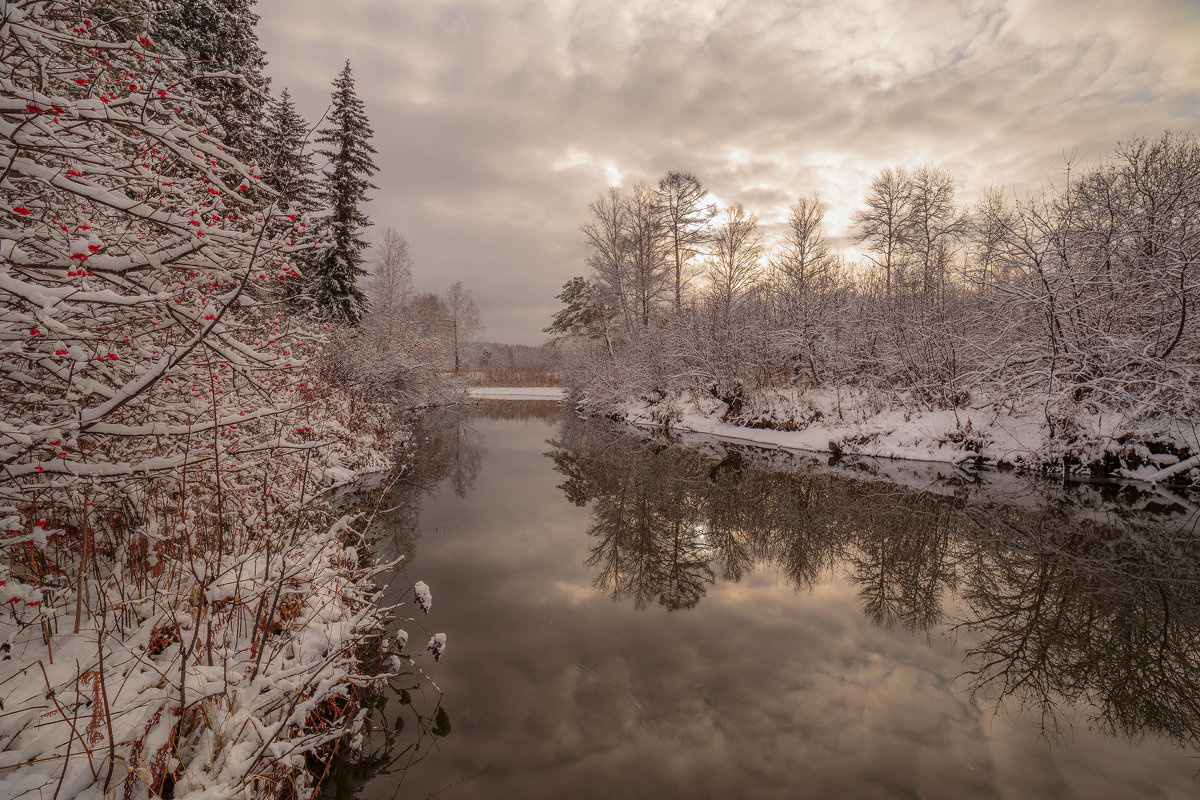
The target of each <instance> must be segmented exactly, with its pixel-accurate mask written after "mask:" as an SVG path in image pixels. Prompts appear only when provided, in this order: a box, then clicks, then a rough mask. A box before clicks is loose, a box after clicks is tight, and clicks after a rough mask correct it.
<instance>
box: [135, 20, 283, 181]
mask: <svg viewBox="0 0 1200 800" xmlns="http://www.w3.org/2000/svg"><path fill="white" fill-rule="evenodd" d="M256 2H257V0H184V2H180V0H151V12H152V16H153V21H154V22H153V24H154V35H155V38H156V39H157V40H159V41H160V42H162V43H165V44H168V45H170V46H171V47H173V48H174V49H176V50H178V51H179V52H180V53H181V54H182V55H184V56H186V57H187V58H188V61H187V62H185V63H183V64H181V65H180V67H181V69H183V70H184V72H185V73H186V75H187V77H189V78H191V79H192V85H193V87H194V89H195V92H196V94H197V95H198V96H199V97H200V99H201V100H202V101H204V102H205V104H206V106H207V109H208V113H209V114H211V115H212V116H213V117H214V118H215V119H216V120H217V122H218V123H220V125H221V128H223V129H224V134H225V135H224V136H223V137H222V138H223V139H224V141H225V143H226V144H227V145H228V146H230V147H232V148H234V149H235V150H236V151H237V153H238V157H239V158H240V159H241V160H242V161H245V162H255V161H256V160H257V159H260V158H262V156H263V154H264V153H265V152H266V148H265V137H264V136H263V127H264V123H265V121H266V116H267V115H266V102H267V101H266V97H265V94H266V90H267V86H268V84H269V83H270V80H269V79H268V78H267V77H266V75H264V74H263V71H264V70H265V69H266V65H267V59H266V53H265V52H264V51H263V49H262V48H261V47H259V46H258V34H257V33H256V32H255V30H254V26H255V25H256V24H257V23H258V14H255V13H254V5H255V3H256ZM238 75H240V76H241V77H242V78H244V79H245V83H243V82H241V81H239V80H237V79H236V76H238Z"/></svg>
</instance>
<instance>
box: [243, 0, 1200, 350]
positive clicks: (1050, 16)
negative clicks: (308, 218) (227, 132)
mask: <svg viewBox="0 0 1200 800" xmlns="http://www.w3.org/2000/svg"><path fill="white" fill-rule="evenodd" d="M257 11H258V13H259V15H260V21H259V27H258V31H259V36H260V41H261V44H262V46H263V48H264V49H265V50H266V51H267V58H268V61H269V69H268V74H269V75H270V76H271V78H272V86H273V89H274V90H275V91H276V92H278V90H280V89H282V88H283V87H285V86H286V87H288V88H289V89H290V90H291V92H292V95H293V97H294V98H295V99H296V102H297V106H298V107H299V110H300V111H301V113H303V114H304V115H305V116H306V117H307V118H308V119H309V120H310V122H313V123H315V122H316V121H317V120H318V119H319V118H320V116H321V115H322V114H323V113H324V111H325V109H326V108H327V106H328V103H329V92H330V83H331V82H332V80H333V78H334V77H335V76H336V74H337V73H338V71H339V70H340V69H341V67H342V65H343V64H344V62H345V61H346V59H347V58H349V59H350V61H351V66H352V69H353V71H354V75H355V78H356V81H357V88H358V93H359V96H360V97H361V98H362V99H363V101H364V102H365V104H366V109H367V114H368V116H369V118H370V120H371V125H372V128H373V129H374V132H375V136H374V140H373V144H374V146H375V148H376V149H377V150H378V156H377V159H376V163H377V165H378V166H379V174H378V175H377V176H376V177H375V179H374V182H375V183H376V184H377V185H378V187H379V188H378V189H377V190H376V191H375V192H374V194H373V199H372V202H371V204H370V205H369V207H368V209H367V211H368V214H369V216H370V217H371V218H372V219H373V220H374V222H375V227H374V228H372V229H370V231H369V232H368V234H367V238H368V239H370V240H372V241H375V240H378V238H379V236H380V233H381V231H382V229H383V228H384V227H385V226H388V225H392V226H395V228H396V229H397V230H398V231H399V232H400V233H402V234H403V235H404V236H405V237H407V239H408V241H409V243H410V247H411V253H412V255H413V258H414V260H415V262H416V268H415V271H414V283H415V285H416V288H417V289H419V290H421V291H439V292H441V291H444V290H445V289H446V287H447V286H449V285H450V284H451V283H452V282H454V281H456V280H461V281H462V282H463V284H464V285H465V286H466V287H467V288H469V289H470V290H471V291H472V293H473V295H474V298H475V301H476V304H477V305H478V307H479V310H480V316H481V319H482V322H483V325H484V330H483V331H482V333H481V338H483V339H485V340H489V341H500V342H509V343H520V344H537V343H539V342H542V341H544V340H545V338H546V337H545V334H543V333H542V332H541V330H542V328H544V327H545V326H546V325H548V324H549V319H550V316H551V314H552V313H553V312H554V311H555V309H556V308H557V307H558V302H557V301H556V300H555V295H556V294H558V292H559V291H560V289H561V286H562V284H563V283H564V282H566V281H567V280H568V279H569V278H571V277H572V276H574V275H582V274H584V273H585V267H584V257H585V252H584V246H583V239H582V235H581V234H580V232H579V227H580V225H582V224H583V223H585V222H586V221H587V218H588V205H589V203H591V201H592V200H594V199H595V198H596V196H597V195H599V194H600V193H601V192H603V191H605V190H606V188H607V187H608V186H609V185H616V184H619V185H621V186H624V187H626V188H628V187H629V186H631V185H632V184H633V183H635V182H639V181H640V182H647V183H654V182H656V181H657V180H658V178H659V177H661V176H662V175H663V174H665V173H666V172H667V171H668V170H672V169H675V170H685V171H689V172H692V173H693V174H695V175H696V177H697V178H699V180H700V181H701V183H702V184H703V185H704V186H706V187H707V188H708V189H709V190H710V192H711V196H712V198H713V199H714V200H716V201H717V202H718V203H721V204H726V203H733V202H740V203H742V204H743V205H744V206H745V207H746V210H747V211H749V212H752V213H755V214H757V216H758V218H759V223H760V227H761V229H762V231H763V233H764V236H765V237H766V239H767V242H768V244H769V243H770V242H771V241H773V240H774V239H775V238H776V237H777V236H778V235H779V233H780V232H781V228H782V224H783V222H784V221H785V220H786V218H787V213H788V206H789V205H791V204H792V203H794V202H795V201H796V199H797V198H798V197H799V196H801V195H808V194H812V193H814V192H815V193H817V194H818V195H819V196H820V197H821V199H822V200H824V201H825V202H826V203H827V204H828V206H829V212H828V215H827V217H826V223H827V226H828V229H829V233H830V235H831V237H832V238H833V239H834V241H835V243H837V244H848V239H847V238H846V237H847V236H848V233H849V226H850V218H851V215H852V214H853V212H854V210H855V209H856V208H858V207H859V206H860V205H861V202H862V198H863V196H864V194H865V191H866V189H867V186H868V185H869V183H870V180H871V177H872V176H873V175H875V174H876V173H878V171H879V170H880V169H882V168H884V167H887V166H891V165H896V164H904V165H907V166H909V167H916V166H919V165H921V164H935V165H937V166H939V167H942V168H943V169H945V170H947V171H949V172H950V173H951V174H952V175H953V176H954V177H955V179H956V181H957V185H958V198H959V200H960V202H961V203H963V204H964V205H969V204H971V203H972V202H973V201H974V200H975V199H976V198H977V197H978V196H979V194H981V193H982V192H983V191H984V190H986V189H987V188H988V187H989V186H991V185H1000V186H1003V187H1006V188H1007V189H1009V190H1010V191H1012V192H1016V193H1019V194H1024V193H1025V192H1028V191H1037V190H1039V189H1040V188H1041V187H1044V186H1046V185H1047V184H1048V182H1050V181H1060V180H1061V176H1062V171H1063V166H1064V163H1065V160H1066V159H1068V158H1074V159H1075V160H1076V163H1078V164H1085V165H1086V164H1088V163H1094V162H1095V161H1096V160H1098V159H1100V158H1103V157H1105V156H1106V155H1107V154H1109V153H1111V152H1112V150H1113V148H1114V147H1115V146H1116V145H1117V143H1118V142H1122V141H1128V140H1130V139H1132V138H1134V137H1137V136H1148V137H1153V136H1156V135H1158V134H1160V133H1162V131H1163V130H1166V129H1171V130H1176V131H1197V130H1200V0H1138V2H1129V0H1120V1H1119V2H1118V1H1117V0H962V2H930V0H836V1H835V2H819V1H818V2H776V1H775V0H728V1H725V2H714V1H713V0H681V1H680V2H675V1H674V0H671V1H670V2H667V1H665V0H664V1H663V2H654V1H653V0H642V1H641V2H624V0H616V1H610V0H601V1H599V2H598V1H597V0H339V1H338V2H330V0H259V2H258V6H257Z"/></svg>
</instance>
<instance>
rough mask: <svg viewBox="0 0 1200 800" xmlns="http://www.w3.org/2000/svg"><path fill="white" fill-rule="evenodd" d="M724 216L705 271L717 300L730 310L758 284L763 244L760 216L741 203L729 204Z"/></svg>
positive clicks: (714, 232) (716, 231)
mask: <svg viewBox="0 0 1200 800" xmlns="http://www.w3.org/2000/svg"><path fill="white" fill-rule="evenodd" d="M723 217H724V219H723V220H722V222H721V224H720V225H719V226H717V228H716V229H715V230H714V231H713V234H712V254H711V255H710V256H709V260H708V263H707V265H706V269H705V274H706V276H707V277H708V280H709V291H710V292H711V293H712V296H713V299H714V300H715V301H716V303H717V305H718V306H720V307H721V308H722V309H723V310H725V311H726V312H728V311H729V310H730V309H731V308H733V306H735V305H736V304H737V302H738V301H739V300H740V299H741V298H742V297H743V296H744V295H745V294H746V292H748V291H749V290H750V289H751V288H752V287H754V286H755V285H756V284H757V283H758V281H759V279H760V277H761V273H762V255H763V245H762V237H761V236H760V235H759V233H758V217H756V216H755V215H753V214H747V213H746V209H744V208H742V204H741V203H734V204H733V205H730V206H728V207H726V209H725V213H724V215H723Z"/></svg>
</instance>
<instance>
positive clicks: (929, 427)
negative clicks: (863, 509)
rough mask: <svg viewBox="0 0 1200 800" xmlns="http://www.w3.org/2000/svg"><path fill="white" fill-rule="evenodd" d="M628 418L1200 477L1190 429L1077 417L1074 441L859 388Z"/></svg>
mask: <svg viewBox="0 0 1200 800" xmlns="http://www.w3.org/2000/svg"><path fill="white" fill-rule="evenodd" d="M621 414H622V415H623V416H624V418H625V419H626V421H628V422H629V423H631V424H633V425H637V426H640V427H661V428H669V429H671V430H673V431H683V432H690V433H696V434H702V435H708V436H713V437H716V438H719V439H722V440H726V441H734V442H745V443H750V444H755V445H758V446H762V447H769V448H780V449H787V450H797V451H806V452H813V453H834V454H839V455H855V456H867V457H873V458H883V459H904V460H910V461H928V462H939V463H950V464H971V465H1006V466H1011V467H1015V468H1018V469H1027V470H1039V471H1042V470H1054V471H1066V472H1087V473H1091V474H1106V475H1110V476H1113V477H1120V478H1126V479H1131V480H1138V481H1143V482H1156V481H1163V480H1167V479H1170V478H1176V477H1178V478H1182V479H1185V480H1190V481H1192V482H1196V481H1200V462H1198V461H1197V459H1196V457H1195V456H1194V455H1193V453H1194V452H1195V443H1193V442H1189V441H1188V439H1187V436H1186V433H1187V432H1186V431H1182V430H1179V429H1177V428H1175V427H1174V426H1172V425H1171V424H1170V423H1168V422H1164V423H1163V424H1162V425H1160V426H1157V427H1148V426H1146V425H1139V426H1137V427H1129V426H1127V425H1126V424H1125V422H1124V420H1123V419H1122V418H1121V417H1119V416H1111V417H1108V418H1104V417H1101V416H1099V415H1097V416H1094V417H1082V416H1081V417H1077V418H1076V420H1075V421H1074V422H1075V425H1076V429H1075V430H1074V431H1072V432H1071V433H1070V434H1069V435H1064V434H1063V432H1061V431H1060V432H1058V435H1052V434H1051V432H1050V431H1049V429H1048V427H1047V425H1046V423H1045V421H1044V418H1042V417H1040V416H1039V415H1038V414H1037V413H1034V412H1032V411H1030V410H1013V409H1010V408H1007V407H1005V406H1002V405H1000V406H989V407H973V408H966V409H944V410H927V409H917V408H915V407H911V406H910V407H906V406H903V405H894V406H884V407H879V406H878V405H875V404H872V403H871V402H870V401H869V399H868V397H867V396H866V395H865V394H864V393H861V392H855V391H843V392H841V393H840V394H835V393H833V392H811V391H810V392H805V393H803V394H801V393H798V392H795V391H777V392H773V393H770V394H768V393H759V394H758V395H756V398H755V399H754V400H752V401H748V402H746V403H745V404H744V405H743V406H742V407H741V408H739V409H737V411H736V413H734V412H733V411H731V409H730V406H729V404H727V403H725V402H722V401H720V400H717V399H716V398H712V397H707V396H697V395H694V394H685V395H681V396H677V397H673V398H663V399H661V400H659V401H657V402H653V403H647V402H646V401H641V402H630V403H627V404H626V405H625V406H624V407H623V408H622V409H621Z"/></svg>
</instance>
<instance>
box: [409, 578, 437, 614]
mask: <svg viewBox="0 0 1200 800" xmlns="http://www.w3.org/2000/svg"><path fill="white" fill-rule="evenodd" d="M413 596H414V597H415V598H416V600H417V605H419V606H420V607H421V610H422V611H424V612H425V613H426V614H428V613H429V609H431V608H433V593H432V592H430V591H429V587H428V586H426V585H425V581H417V582H416V583H414V584H413Z"/></svg>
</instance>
